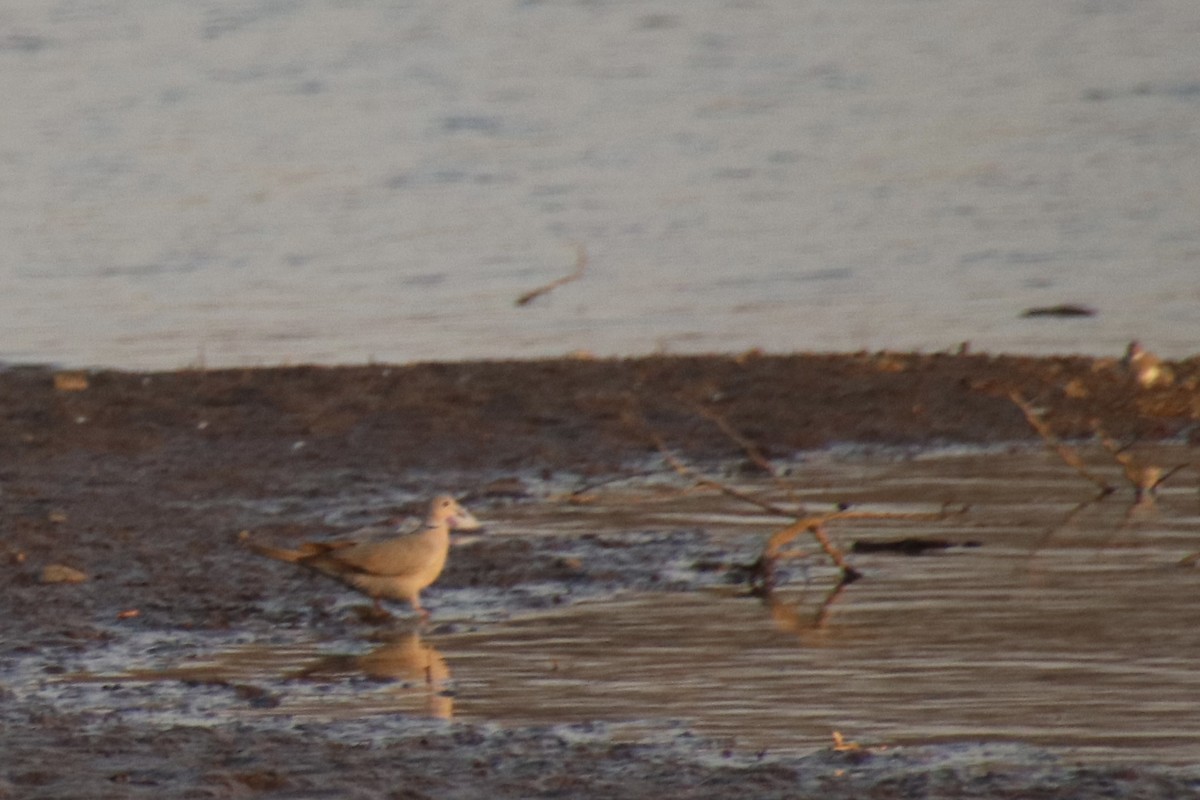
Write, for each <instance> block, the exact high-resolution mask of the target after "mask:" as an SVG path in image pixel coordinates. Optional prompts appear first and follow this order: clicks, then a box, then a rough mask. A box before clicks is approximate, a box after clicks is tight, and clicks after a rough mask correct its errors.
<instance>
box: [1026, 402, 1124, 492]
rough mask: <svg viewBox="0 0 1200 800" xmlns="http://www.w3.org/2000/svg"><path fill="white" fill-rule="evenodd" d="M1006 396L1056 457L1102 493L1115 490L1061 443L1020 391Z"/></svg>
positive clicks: (1072, 449) (1071, 449)
mask: <svg viewBox="0 0 1200 800" xmlns="http://www.w3.org/2000/svg"><path fill="white" fill-rule="evenodd" d="M1008 396H1009V399H1011V400H1012V401H1013V403H1015V404H1016V406H1017V408H1019V409H1021V413H1022V414H1024V415H1025V420H1026V421H1027V422H1028V423H1029V426H1030V427H1031V428H1033V429H1034V430H1035V431H1037V434H1038V436H1041V437H1042V441H1043V442H1045V443H1046V446H1047V447H1049V448H1050V449H1051V450H1053V451H1054V452H1056V453H1058V457H1059V458H1061V459H1062V460H1063V463H1065V464H1066V465H1067V466H1069V467H1072V468H1074V470H1075V471H1076V472H1078V473H1079V474H1080V475H1082V476H1083V477H1084V478H1087V479H1088V480H1089V481H1091V482H1092V483H1094V484H1096V485H1097V486H1099V487H1100V492H1101V493H1102V494H1112V493H1113V492H1115V491H1116V489H1115V488H1114V487H1113V486H1111V485H1110V484H1109V483H1108V482H1107V481H1105V480H1104V479H1103V478H1099V477H1097V476H1095V475H1093V474H1092V473H1091V472H1090V471H1089V470H1088V468H1087V466H1086V465H1085V464H1084V463H1083V458H1081V457H1080V455H1079V453H1077V452H1075V450H1074V448H1071V447H1068V446H1067V445H1066V444H1063V442H1062V440H1060V439H1059V438H1058V437H1057V436H1056V435H1055V434H1054V431H1052V430H1050V426H1049V425H1047V424H1046V422H1045V420H1043V419H1042V418H1041V417H1040V416H1038V413H1037V411H1035V410H1034V408H1033V406H1031V405H1030V404H1029V402H1028V401H1027V400H1026V399H1025V398H1024V397H1022V396H1021V393H1020V392H1018V391H1016V390H1015V389H1014V390H1012V391H1010V392H1009V393H1008Z"/></svg>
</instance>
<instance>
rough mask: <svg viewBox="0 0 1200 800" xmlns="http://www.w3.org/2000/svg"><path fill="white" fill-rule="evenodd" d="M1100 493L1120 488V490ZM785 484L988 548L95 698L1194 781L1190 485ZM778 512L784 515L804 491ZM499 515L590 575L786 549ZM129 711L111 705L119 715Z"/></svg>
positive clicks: (642, 499)
mask: <svg viewBox="0 0 1200 800" xmlns="http://www.w3.org/2000/svg"><path fill="white" fill-rule="evenodd" d="M1143 455H1144V457H1147V458H1150V459H1152V460H1154V461H1156V462H1157V463H1160V464H1167V465H1171V464H1176V463H1183V462H1185V461H1187V460H1189V459H1190V458H1191V456H1192V453H1191V451H1190V450H1188V449H1186V448H1180V447H1162V448H1155V449H1153V450H1148V451H1146V452H1145V453H1143ZM1100 463H1101V462H1099V461H1097V464H1098V465H1099V464H1100ZM1098 469H1099V470H1100V471H1102V472H1104V473H1105V474H1106V475H1107V476H1108V477H1110V478H1111V479H1113V480H1114V481H1116V480H1119V475H1118V474H1117V472H1116V471H1115V470H1113V469H1111V468H1110V467H1107V466H1098ZM787 482H788V484H789V485H790V486H794V487H796V489H795V491H796V494H798V495H799V497H800V498H802V499H803V501H804V502H805V503H807V504H808V505H809V506H810V508H813V509H818V508H825V507H828V506H829V504H832V503H834V502H838V501H848V502H851V503H854V504H855V507H856V508H859V509H870V510H875V511H879V512H889V513H914V514H925V513H928V512H930V511H936V510H937V509H938V508H939V507H940V505H941V504H942V503H943V502H949V503H954V504H966V505H968V506H969V508H968V510H967V511H966V512H965V513H961V514H954V515H951V516H949V517H946V518H944V519H941V520H920V521H918V520H914V519H888V520H856V521H846V522H842V523H835V524H833V525H832V526H831V529H832V532H833V533H834V535H835V536H836V538H837V539H838V540H839V541H840V542H841V543H842V544H843V545H848V544H849V543H850V542H852V541H854V540H859V539H861V540H883V539H892V538H899V537H909V536H924V537H932V538H939V539H946V540H949V541H951V542H955V543H959V544H963V545H971V544H973V545H977V546H963V547H956V548H952V549H949V550H944V551H940V552H937V553H936V554H933V555H926V556H921V557H907V556H901V555H894V554H871V555H867V554H861V555H853V556H852V560H853V563H854V564H855V566H856V567H857V568H859V569H860V570H862V571H863V573H864V577H863V578H862V579H861V580H859V581H858V582H856V583H853V584H850V585H848V586H846V587H844V588H843V590H841V591H838V592H833V593H832V594H831V589H832V588H833V576H832V574H831V571H830V570H829V568H828V567H827V566H826V565H825V564H824V562H823V560H822V559H820V558H816V557H814V558H810V559H806V560H805V561H804V562H803V563H801V562H796V563H793V564H791V565H790V566H789V567H788V571H787V580H786V582H785V583H784V584H783V585H782V586H781V588H780V590H779V592H778V593H777V596H776V602H775V603H773V604H764V603H763V602H761V601H759V600H756V599H752V598H747V597H742V596H738V592H739V591H740V587H737V586H732V585H728V584H724V583H723V582H722V581H721V580H719V576H716V577H715V578H714V579H711V580H705V579H697V580H696V583H695V587H694V589H693V590H691V591H670V592H658V593H648V592H643V591H637V592H628V593H619V594H617V595H615V596H611V597H602V598H595V599H591V600H588V601H585V602H582V603H578V604H568V605H565V606H564V607H562V608H560V609H556V610H552V611H542V612H537V613H530V612H520V611H515V612H513V613H512V614H511V615H509V616H508V618H506V619H505V618H501V619H500V620H499V621H481V620H494V619H495V617H494V615H492V616H488V614H490V613H491V612H488V611H487V610H486V609H485V612H487V613H484V614H479V613H477V612H478V609H477V608H476V607H474V606H473V605H472V603H473V601H472V599H471V598H472V594H471V592H470V591H469V590H461V591H450V590H442V591H434V592H431V598H432V599H431V603H430V605H432V606H433V607H434V609H435V612H434V623H435V625H434V627H433V628H432V630H431V631H429V632H426V633H425V634H424V636H416V635H407V634H406V635H400V636H397V637H393V638H392V639H391V640H388V641H383V642H379V641H376V642H366V641H359V642H353V641H342V642H322V641H315V640H312V639H310V638H307V637H306V636H305V634H304V631H302V630H300V631H292V632H291V633H290V635H288V636H286V637H285V638H284V639H277V640H267V641H263V640H258V641H255V640H250V641H247V640H246V637H245V635H242V636H240V637H235V638H236V639H237V640H236V643H234V642H227V643H224V644H223V643H222V642H221V641H219V640H217V641H213V640H208V641H206V642H204V643H203V644H202V645H201V646H198V647H197V646H195V645H193V646H191V650H190V652H189V653H188V655H187V657H180V656H172V655H171V650H170V646H168V647H167V649H166V650H165V651H161V652H160V655H159V656H158V657H157V659H155V660H154V663H153V664H149V665H148V666H147V668H146V669H138V670H111V669H104V668H102V667H101V666H100V665H99V664H98V663H97V662H96V661H95V660H93V661H92V662H91V665H90V666H89V667H86V669H87V670H89V671H90V672H91V673H93V674H94V673H105V674H103V675H100V676H98V677H92V678H88V680H89V682H92V681H99V682H108V683H110V684H114V683H115V684H119V685H122V686H125V687H126V689H125V690H124V691H132V692H134V694H132V695H131V696H130V697H131V698H132V700H133V701H134V706H135V707H137V704H139V703H140V704H145V703H147V702H149V701H148V700H147V697H153V696H155V690H153V689H150V690H149V691H150V694H149V695H145V694H137V692H144V691H146V690H145V689H144V688H143V689H130V688H129V687H137V686H139V685H142V683H143V682H146V683H145V685H146V686H151V687H152V686H154V685H160V686H163V687H166V686H167V685H170V686H176V685H177V682H178V681H179V680H180V679H188V680H197V679H199V680H209V681H211V680H222V681H228V682H230V683H235V684H236V683H246V684H252V685H254V686H257V687H261V688H263V689H265V690H267V691H268V692H269V693H271V696H272V698H273V699H272V702H271V703H268V704H262V705H261V706H260V705H256V704H254V703H251V704H250V705H251V706H252V707H249V708H248V707H247V705H246V704H245V703H233V704H232V705H230V704H228V703H227V704H226V705H225V706H223V707H222V706H220V704H219V703H217V704H216V705H210V706H203V705H202V706H195V705H186V704H185V706H181V707H186V709H187V711H186V712H185V713H181V712H179V710H178V708H176V707H175V706H172V705H171V703H170V702H166V704H165V706H164V708H175V709H176V710H175V711H173V712H172V713H173V714H174V716H172V717H171V719H172V720H173V721H180V720H183V721H187V720H188V719H209V720H213V719H216V720H221V719H231V718H235V719H243V720H247V719H257V720H260V721H261V720H264V719H280V720H287V719H290V720H293V721H296V722H300V723H308V724H312V723H319V724H330V725H333V727H334V728H336V724H335V723H342V722H348V721H356V720H357V721H361V720H363V719H364V718H368V719H369V718H377V719H395V715H396V714H397V713H399V714H401V715H402V717H407V718H412V717H417V718H419V717H431V718H432V717H436V718H452V719H458V720H466V721H476V722H499V723H505V724H521V723H546V724H559V723H581V722H591V721H603V722H608V723H611V724H614V725H617V726H618V728H621V727H622V726H630V727H632V728H633V729H634V730H637V731H640V732H641V733H643V734H644V733H646V732H647V731H651V732H652V731H655V730H658V731H664V732H671V731H675V732H678V731H679V730H683V729H689V730H694V731H695V732H697V733H698V734H701V735H704V736H709V737H716V738H717V739H718V740H722V741H727V742H728V743H729V744H730V745H731V746H734V747H736V748H738V749H742V750H747V749H748V750H750V751H756V750H760V749H762V750H767V751H769V752H796V751H804V750H809V749H813V748H817V747H823V746H826V745H828V744H829V742H830V737H831V735H832V733H833V732H834V731H839V732H841V733H842V734H843V735H844V736H845V737H846V738H848V739H852V740H856V741H859V742H861V743H864V744H885V743H892V744H898V743H917V742H952V741H959V740H992V741H999V740H1015V741H1022V742H1031V743H1036V744H1040V745H1045V746H1048V747H1051V748H1053V749H1055V750H1057V751H1059V752H1062V753H1064V754H1067V755H1069V756H1071V757H1072V758H1079V759H1083V760H1088V761H1104V760H1110V759H1114V758H1121V759H1133V760H1145V761H1160V762H1180V763H1182V762H1189V761H1193V760H1194V758H1195V753H1196V752H1197V751H1198V748H1200V717H1198V716H1197V715H1196V713H1195V701H1196V698H1197V697H1200V670H1197V668H1196V664H1197V663H1200V608H1198V607H1197V604H1196V602H1195V597H1196V586H1197V581H1198V580H1200V574H1198V573H1197V571H1196V569H1195V568H1181V567H1179V566H1178V565H1177V562H1179V561H1180V559H1181V558H1183V557H1185V556H1187V555H1188V554H1190V553H1194V552H1196V551H1197V550H1200V535H1197V531H1198V530H1200V496H1198V495H1197V492H1196V488H1195V476H1194V474H1192V472H1191V471H1190V470H1185V471H1184V472H1183V473H1180V474H1178V475H1176V476H1175V477H1174V478H1173V479H1172V480H1171V481H1170V482H1169V483H1168V484H1166V485H1164V487H1162V490H1161V491H1160V493H1159V496H1158V498H1157V500H1156V502H1154V503H1153V504H1148V505H1140V506H1134V505H1132V502H1131V498H1130V496H1129V495H1130V494H1131V493H1130V492H1129V490H1128V489H1122V490H1121V492H1120V493H1118V495H1116V496H1113V497H1109V498H1107V499H1105V500H1103V501H1098V502H1097V501H1094V492H1093V490H1092V487H1091V485H1090V484H1088V483H1086V482H1084V481H1083V480H1082V479H1080V478H1079V477H1078V476H1077V475H1075V474H1074V473H1073V472H1072V471H1070V470H1069V469H1067V468H1066V467H1064V466H1062V465H1061V464H1059V463H1058V462H1057V461H1056V460H1055V459H1053V458H1052V457H1050V456H1048V455H1046V454H1044V453H1042V452H1040V451H1029V450H1024V451H1020V452H1012V453H1006V452H1001V451H995V452H990V453H978V452H965V451H964V452H957V453H956V452H942V453H936V454H928V455H924V456H920V457H916V458H902V459H895V458H880V457H866V456H854V455H845V454H843V455H829V454H826V455H821V456H813V457H811V458H809V459H808V460H806V461H804V462H802V463H799V464H797V465H795V466H794V468H793V469H792V472H791V475H790V476H789V478H788V479H787ZM745 486H746V487H747V488H754V487H753V484H745ZM757 488H764V487H762V486H761V485H760V486H759V487H757ZM766 490H767V494H768V496H771V497H774V498H775V499H777V500H780V501H783V500H784V499H786V498H787V497H788V496H789V495H790V492H791V490H789V491H787V492H785V491H783V490H782V489H779V488H777V487H766ZM486 516H487V521H488V524H489V526H490V529H491V534H492V535H495V536H507V535H517V534H521V535H544V536H547V537H558V538H560V539H562V540H564V549H565V550H566V551H567V552H568V553H569V552H570V551H571V545H570V542H571V541H572V539H573V537H576V536H578V535H580V534H583V533H593V534H595V533H599V534H603V535H604V536H605V537H612V538H616V537H620V536H622V535H629V534H630V533H631V532H634V531H653V530H670V529H672V528H684V527H686V528H687V529H692V530H694V529H696V528H701V529H704V530H706V531H708V532H709V533H710V534H711V535H712V536H713V537H714V538H715V539H716V540H717V541H718V542H720V543H721V544H722V546H723V548H724V552H726V553H727V554H728V556H729V558H730V560H732V561H748V560H750V559H751V558H753V557H754V555H755V554H756V552H757V550H758V548H760V547H761V543H762V541H763V537H764V535H765V534H766V533H768V532H770V530H771V529H772V527H771V521H770V519H768V518H764V517H762V516H761V515H756V514H751V513H746V509H745V507H744V506H740V505H738V504H737V503H736V502H734V501H731V500H728V499H725V498H719V497H712V496H704V495H683V496H680V495H678V494H673V493H669V492H664V491H662V490H661V487H660V488H659V489H657V490H655V489H652V488H650V487H648V486H646V485H644V484H642V485H639V484H636V483H634V484H630V485H627V486H626V487H624V488H621V489H619V490H618V489H615V488H610V493H608V494H603V493H602V494H601V495H600V496H599V498H598V502H597V503H595V504H592V505H588V506H585V507H578V506H567V505H563V504H559V503H554V502H542V503H532V504H520V505H514V506H511V507H508V508H496V509H492V510H490V511H489V513H488V514H487V515H486ZM805 546H807V543H805ZM695 555H696V554H694V553H692V554H689V553H687V552H681V553H680V554H679V556H680V559H679V561H678V562H677V563H672V564H664V565H663V569H664V571H665V572H666V571H671V570H674V571H675V572H676V573H678V572H681V571H682V570H683V569H684V568H686V567H688V566H689V565H690V564H692V563H693V562H694V559H695ZM689 558H690V559H691V560H689ZM693 574H694V573H693ZM710 577H711V576H710ZM118 649H119V648H118ZM144 652H145V651H143V653H144ZM121 657H122V658H123V657H125V656H121ZM141 662H142V663H148V662H146V660H145V658H144V655H143V657H142V659H141ZM108 663H110V664H112V663H114V662H113V660H112V659H111V658H110V660H109V662H108ZM69 683H75V682H74V680H71V681H69ZM56 691H62V687H61V686H60V687H59V688H58V689H57V690H56ZM70 691H71V692H76V694H74V695H72V696H71V699H70V702H71V703H72V704H73V706H74V707H76V708H78V707H80V706H86V705H88V704H89V703H93V702H96V700H95V699H93V700H87V699H86V697H85V693H84V689H83V688H82V687H81V685H80V684H77V683H75V685H74V687H73V688H72V689H71V690H70ZM174 691H176V690H168V689H166V688H163V689H162V692H164V693H167V694H171V693H172V692H174ZM191 696H192V697H195V693H194V692H192V693H191ZM117 700H118V694H116V693H114V692H113V691H110V692H109V693H108V694H107V695H106V696H103V697H100V698H99V701H101V703H102V704H103V703H108V704H109V705H110V706H111V704H112V703H114V702H116V701H117ZM189 702H192V703H194V702H195V701H194V700H193V701H189Z"/></svg>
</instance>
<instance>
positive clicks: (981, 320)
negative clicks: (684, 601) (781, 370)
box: [0, 0, 1200, 369]
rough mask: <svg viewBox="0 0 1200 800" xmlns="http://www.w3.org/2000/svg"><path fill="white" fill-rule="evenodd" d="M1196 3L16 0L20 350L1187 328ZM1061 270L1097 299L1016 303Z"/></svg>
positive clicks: (138, 362) (17, 354)
mask: <svg viewBox="0 0 1200 800" xmlns="http://www.w3.org/2000/svg"><path fill="white" fill-rule="evenodd" d="M1198 37H1200V15H1197V14H1196V13H1195V7H1194V4H1193V3H1192V2H1191V1H1190V0H1141V1H1140V2H1136V3H1133V2H1077V3H1049V4H1048V3H1042V2H1034V1H1033V0H1019V2H1003V3H1001V2H978V0H933V1H932V2H931V1H930V0H896V1H895V2H888V3H884V4H881V3H879V2H874V0H837V1H836V2H808V3H796V2H792V1H791V0H759V1H758V2H749V3H745V2H726V0H700V1H696V0H659V2H654V3H651V4H647V3H645V2H640V0H609V1H606V2H537V1H536V0H534V1H529V0H520V1H510V2H501V3H493V4H490V5H487V6H478V5H477V4H467V5H462V4H453V3H449V4H448V3H445V2H436V0H411V1H409V2H399V3H384V2H364V1H362V0H352V1H351V2H333V3H325V2H277V0H252V2H237V3H233V2H211V3H205V4H195V3H183V2H166V3H158V4H155V5H154V7H153V8H150V9H147V8H146V6H145V4H142V3H135V2H131V1H130V0H113V2H107V3H103V4H91V5H79V4H77V3H72V2H61V1H60V2H47V3H26V4H17V5H14V6H12V7H10V8H7V9H6V10H4V11H3V12H0V93H2V94H3V96H4V98H5V104H6V124H5V125H4V126H3V130H0V164H2V165H3V172H4V176H5V179H4V180H3V181H0V210H2V211H3V213H0V236H2V237H3V240H4V247H3V248H0V360H5V361H53V362H61V363H65V364H71V365H109V366H118V367H126V368H139V369H142V368H168V369H169V368H177V367H181V366H185V365H198V364H204V365H208V366H223V365H260V364H275V363H288V362H290V363H295V362H322V363H361V362H365V361H368V360H370V359H376V360H384V361H411V360H421V359H461V358H478V357H533V356H542V355H560V354H562V353H566V352H570V351H573V350H588V351H591V352H594V353H598V354H619V355H625V354H637V353H645V352H651V351H657V350H665V351H671V352H691V351H714V350H715V351H731V350H732V351H737V350H742V349H745V348H750V347H761V348H766V349H768V350H776V351H790V350H796V349H825V350H855V349H859V348H864V347H866V348H880V347H891V348H919V349H927V350H936V349H943V348H947V347H957V346H958V345H959V343H960V342H963V341H968V340H969V341H971V342H972V343H973V345H974V346H975V347H977V348H986V349H992V350H1008V351H1022V352H1038V353H1044V352H1063V351H1082V352H1087V353H1105V354H1113V353H1117V352H1119V351H1120V350H1121V348H1122V347H1123V346H1124V345H1125V343H1126V342H1127V341H1128V340H1129V339H1131V338H1135V337H1140V338H1141V339H1144V340H1146V342H1147V343H1148V344H1149V346H1150V347H1151V348H1152V349H1155V350H1157V351H1159V352H1161V353H1164V354H1167V355H1172V356H1181V355H1185V354H1189V353H1191V352H1192V351H1193V350H1194V348H1195V342H1196V341H1197V338H1198V335H1200V310H1198V309H1200V282H1198V280H1197V274H1200V273H1198V272H1197V264H1198V263H1200V188H1198V187H1200V48H1197V47H1196V46H1195V42H1196V41H1197V39H1198ZM580 247H582V248H583V249H584V251H585V252H586V254H587V268H586V271H585V273H584V276H583V278H582V279H581V280H578V281H576V282H574V283H571V284H567V285H564V286H562V287H560V288H559V289H557V290H556V291H554V292H552V293H550V294H548V295H545V296H543V297H541V298H540V299H538V300H536V301H535V302H533V303H531V304H529V305H528V306H526V307H521V308H518V307H517V306H516V305H515V300H516V299H517V298H518V297H519V296H520V295H521V294H522V293H524V292H526V291H529V290H531V289H533V288H535V287H538V286H541V285H544V284H546V283H548V282H550V281H553V280H555V279H557V278H560V277H562V276H564V275H567V274H569V273H570V272H571V271H572V270H573V269H574V267H575V264H576V253H577V248H580ZM1060 303H1079V304H1084V305H1088V306H1091V307H1093V308H1095V309H1096V310H1097V312H1098V315H1097V316H1095V317H1091V318H1082V319H1070V320H1063V319H1039V320H1029V319H1022V318H1021V317H1020V314H1021V312H1022V311H1023V310H1024V309H1026V308H1030V307H1034V306H1047V305H1056V304H1060Z"/></svg>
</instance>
